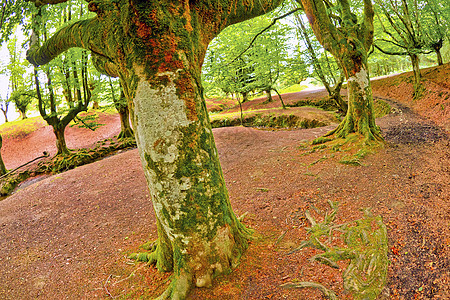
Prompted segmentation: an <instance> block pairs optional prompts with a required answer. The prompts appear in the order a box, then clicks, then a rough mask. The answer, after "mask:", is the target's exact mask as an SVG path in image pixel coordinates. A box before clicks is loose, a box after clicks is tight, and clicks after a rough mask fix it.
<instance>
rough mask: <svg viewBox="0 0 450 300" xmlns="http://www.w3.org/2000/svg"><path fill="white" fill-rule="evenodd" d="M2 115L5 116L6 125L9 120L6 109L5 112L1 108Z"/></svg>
mask: <svg viewBox="0 0 450 300" xmlns="http://www.w3.org/2000/svg"><path fill="white" fill-rule="evenodd" d="M2 113H3V115H4V116H5V123H8V122H9V120H8V109H6V110H5V109H3V108H2Z"/></svg>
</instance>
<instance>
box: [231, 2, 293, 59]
mask: <svg viewBox="0 0 450 300" xmlns="http://www.w3.org/2000/svg"><path fill="white" fill-rule="evenodd" d="M299 10H301V8H296V9H294V10H291V11H290V12H288V13H285V14H284V15H282V16H279V17H276V18H275V19H273V20H272V23H270V24H269V25H268V26H267V27H266V28H264V29H263V30H261V31H260V32H258V33H257V34H256V35H255V36H254V37H253V39H252V40H251V41H250V44H248V46H247V48H245V49H244V50H243V51H242V52H241V53H239V55H238V56H236V57H235V58H234V59H233V60H232V61H230V62H229V63H227V64H226V65H225V66H228V65H230V64H232V63H234V62H235V61H236V60H238V59H239V58H240V57H241V56H242V55H243V54H244V53H245V52H247V51H248V49H250V48H251V47H252V45H253V43H254V42H255V41H256V39H257V38H258V36H260V35H261V34H263V33H264V32H266V31H267V30H269V29H270V27H272V26H273V25H275V23H276V22H277V21H278V20H281V19H284V18H286V17H287V16H290V15H292V14H293V13H295V12H297V11H299Z"/></svg>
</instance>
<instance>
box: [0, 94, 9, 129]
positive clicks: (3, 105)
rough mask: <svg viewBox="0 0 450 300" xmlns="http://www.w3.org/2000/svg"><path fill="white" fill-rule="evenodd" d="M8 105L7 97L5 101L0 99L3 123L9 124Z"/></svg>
mask: <svg viewBox="0 0 450 300" xmlns="http://www.w3.org/2000/svg"><path fill="white" fill-rule="evenodd" d="M9 103H10V100H9V97H8V96H6V98H5V99H0V109H1V111H2V113H3V115H4V116H5V123H8V122H9V120H8V109H9Z"/></svg>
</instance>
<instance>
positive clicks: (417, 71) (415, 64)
mask: <svg viewBox="0 0 450 300" xmlns="http://www.w3.org/2000/svg"><path fill="white" fill-rule="evenodd" d="M409 58H410V59H411V64H412V67H413V73H414V91H415V92H417V89H418V87H419V86H420V81H421V77H422V76H421V74H420V68H419V56H418V55H417V54H410V55H409Z"/></svg>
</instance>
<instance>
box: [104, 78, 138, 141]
mask: <svg viewBox="0 0 450 300" xmlns="http://www.w3.org/2000/svg"><path fill="white" fill-rule="evenodd" d="M108 80H109V85H110V87H111V97H112V100H113V103H114V107H115V108H116V109H117V112H118V113H119V117H120V133H119V135H118V136H117V137H118V138H119V139H123V138H130V137H134V132H133V129H132V128H131V125H130V111H129V110H128V100H127V99H126V97H125V93H124V91H123V88H122V86H120V97H119V98H117V97H116V93H115V91H114V86H113V83H112V80H111V77H108Z"/></svg>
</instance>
